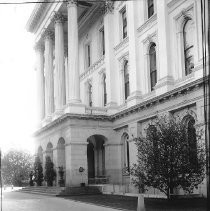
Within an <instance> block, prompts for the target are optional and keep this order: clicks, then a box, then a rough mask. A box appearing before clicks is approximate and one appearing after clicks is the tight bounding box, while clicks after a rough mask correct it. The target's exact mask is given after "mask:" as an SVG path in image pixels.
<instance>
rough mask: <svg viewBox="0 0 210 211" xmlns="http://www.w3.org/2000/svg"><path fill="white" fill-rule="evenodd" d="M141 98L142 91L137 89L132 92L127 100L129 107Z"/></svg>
mask: <svg viewBox="0 0 210 211" xmlns="http://www.w3.org/2000/svg"><path fill="white" fill-rule="evenodd" d="M141 100H142V93H141V92H140V91H135V92H132V93H131V94H130V96H129V97H128V99H127V100H126V103H127V106H128V107H131V106H134V105H136V104H138V103H140V102H141Z"/></svg>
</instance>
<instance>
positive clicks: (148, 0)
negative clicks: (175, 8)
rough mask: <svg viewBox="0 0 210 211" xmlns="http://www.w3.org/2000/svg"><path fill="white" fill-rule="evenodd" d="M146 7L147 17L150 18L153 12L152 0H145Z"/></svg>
mask: <svg viewBox="0 0 210 211" xmlns="http://www.w3.org/2000/svg"><path fill="white" fill-rule="evenodd" d="M147 7H148V10H147V12H148V18H150V17H151V16H152V15H153V14H154V1H153V0H147Z"/></svg>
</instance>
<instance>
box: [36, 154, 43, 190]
mask: <svg viewBox="0 0 210 211" xmlns="http://www.w3.org/2000/svg"><path fill="white" fill-rule="evenodd" d="M43 178H44V176H43V168H42V163H41V161H40V158H39V156H36V158H35V162H34V182H36V184H37V186H41V185H42V182H43V180H44V179H43Z"/></svg>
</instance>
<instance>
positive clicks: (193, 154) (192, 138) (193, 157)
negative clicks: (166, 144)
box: [187, 116, 197, 168]
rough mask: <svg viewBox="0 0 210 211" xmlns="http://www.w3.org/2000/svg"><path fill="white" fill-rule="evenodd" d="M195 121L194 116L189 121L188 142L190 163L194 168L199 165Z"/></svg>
mask: <svg viewBox="0 0 210 211" xmlns="http://www.w3.org/2000/svg"><path fill="white" fill-rule="evenodd" d="M194 125H195V120H194V118H193V117H192V116H190V117H189V118H188V119H187V142H188V147H189V161H190V164H191V166H192V168H193V167H194V168H195V167H196V164H197V140H196V130H195V126H194Z"/></svg>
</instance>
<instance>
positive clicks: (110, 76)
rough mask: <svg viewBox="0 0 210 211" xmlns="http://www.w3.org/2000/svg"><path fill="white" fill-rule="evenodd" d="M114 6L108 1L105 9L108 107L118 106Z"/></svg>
mask: <svg viewBox="0 0 210 211" xmlns="http://www.w3.org/2000/svg"><path fill="white" fill-rule="evenodd" d="M113 9H114V5H113V2H109V1H106V2H105V8H104V13H105V14H104V35H105V64H106V79H107V80H106V81H107V87H106V88H107V106H108V107H113V106H116V96H117V93H116V91H117V89H116V88H115V85H116V75H115V74H116V71H115V67H114V65H113V64H114V50H113V49H114V39H113V31H114V15H113Z"/></svg>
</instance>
